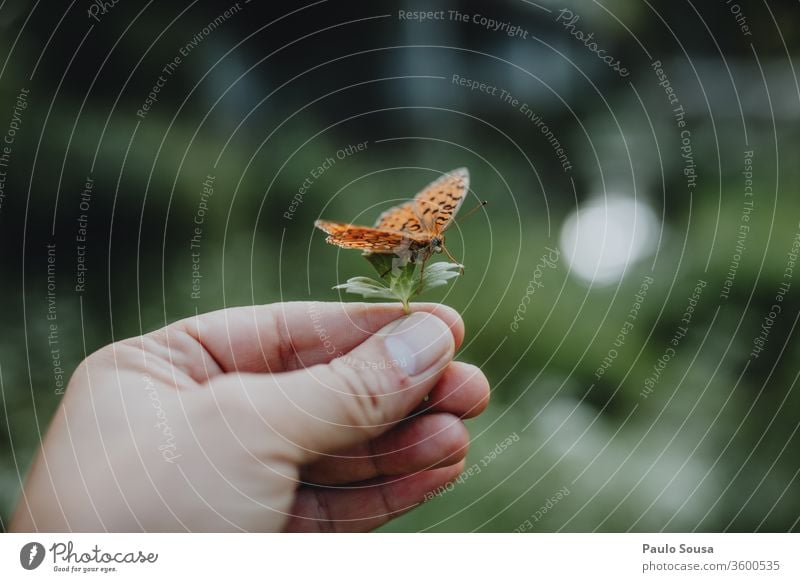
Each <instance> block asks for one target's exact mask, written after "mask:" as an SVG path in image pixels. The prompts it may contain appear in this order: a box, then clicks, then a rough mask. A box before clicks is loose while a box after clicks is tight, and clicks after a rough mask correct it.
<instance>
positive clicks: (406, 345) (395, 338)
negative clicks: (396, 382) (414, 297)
mask: <svg viewBox="0 0 800 582" xmlns="http://www.w3.org/2000/svg"><path fill="white" fill-rule="evenodd" d="M385 345H386V349H387V351H388V352H389V356H390V357H391V358H392V360H393V361H394V362H396V365H398V366H400V367H401V368H402V369H403V370H405V372H406V374H408V375H409V376H416V375H417V374H421V373H422V372H424V371H426V370H427V369H428V368H430V367H431V366H433V365H434V364H435V363H436V362H437V361H439V360H440V359H441V358H442V356H444V355H445V354H446V353H447V352H448V351H451V350H452V347H453V334H452V333H450V328H448V327H447V325H446V324H445V323H444V322H443V321H442V320H441V319H439V318H438V317H436V316H435V315H431V314H429V313H414V314H411V315H409V316H408V317H406V318H405V319H403V320H402V321H401V322H400V323H399V324H398V325H397V327H395V328H394V329H392V330H391V332H390V333H389V335H388V336H387V337H386V339H385Z"/></svg>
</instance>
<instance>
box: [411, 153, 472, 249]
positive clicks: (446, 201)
mask: <svg viewBox="0 0 800 582" xmlns="http://www.w3.org/2000/svg"><path fill="white" fill-rule="evenodd" d="M467 192H469V171H468V170H467V169H466V168H459V169H457V170H453V171H452V172H449V173H447V174H445V175H444V176H442V177H441V178H439V179H438V180H436V181H434V182H431V183H430V184H428V186H426V187H425V188H424V189H423V190H422V191H421V192H420V193H419V194H417V195H416V196H415V197H414V204H415V206H416V214H417V215H418V216H419V219H420V221H421V222H422V227H423V229H424V230H425V231H426V232H428V233H430V234H431V235H439V234H441V233H442V232H444V231H445V230H447V228H448V227H449V226H450V224H451V223H452V222H453V218H454V217H455V215H456V212H458V209H459V208H461V205H462V204H463V203H464V199H465V198H466V196H467Z"/></svg>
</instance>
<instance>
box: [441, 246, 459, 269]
mask: <svg viewBox="0 0 800 582" xmlns="http://www.w3.org/2000/svg"><path fill="white" fill-rule="evenodd" d="M442 249H443V250H444V252H445V254H446V255H447V256H448V257H449V258H450V260H451V261H453V262H454V263H456V264H457V265H458V266H459V267H461V274H462V275H463V274H464V265H462V264H461V263H459V262H458V260H457V259H456V258H455V257H454V256H453V255H452V254H451V253H450V251H448V250H447V247H442Z"/></svg>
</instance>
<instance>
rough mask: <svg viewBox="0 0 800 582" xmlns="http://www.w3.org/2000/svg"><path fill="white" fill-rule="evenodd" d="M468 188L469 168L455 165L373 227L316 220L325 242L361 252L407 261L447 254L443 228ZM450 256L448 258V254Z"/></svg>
mask: <svg viewBox="0 0 800 582" xmlns="http://www.w3.org/2000/svg"><path fill="white" fill-rule="evenodd" d="M468 191H469V171H468V170H467V169H466V168H459V169H457V170H453V171H451V172H448V173H447V174H444V175H443V176H442V177H440V178H439V179H438V180H436V181H434V182H432V183H431V184H429V185H428V186H426V187H425V188H424V189H423V190H422V191H421V192H419V193H418V194H417V195H416V196H415V197H414V199H413V200H411V201H410V202H406V203H403V204H400V205H398V206H395V207H393V208H390V209H389V210H387V211H386V212H384V213H383V214H381V215H380V216H379V217H378V220H377V222H376V223H375V226H373V227H367V226H358V225H354V224H348V223H343V222H332V221H329V220H317V221H316V223H315V226H316V227H317V228H319V229H320V230H322V231H324V232H325V233H327V234H328V237H327V238H326V239H325V241H326V242H328V243H329V244H332V245H336V246H339V247H342V248H346V249H358V250H362V251H364V252H365V253H383V254H394V255H397V256H398V257H401V258H402V259H406V260H408V261H411V262H417V261H418V260H420V259H421V260H422V261H423V262H424V261H425V260H427V259H428V258H429V257H430V256H431V255H433V254H436V253H442V252H444V253H447V254H448V256H450V254H449V252H448V251H447V249H446V247H445V246H444V231H445V230H447V228H448V227H449V226H450V225H451V224H452V222H453V218H454V217H455V215H456V213H457V212H458V209H459V208H461V205H462V203H463V202H464V199H465V197H466V194H467V192H468ZM451 258H452V257H451Z"/></svg>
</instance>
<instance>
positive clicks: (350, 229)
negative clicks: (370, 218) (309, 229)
mask: <svg viewBox="0 0 800 582" xmlns="http://www.w3.org/2000/svg"><path fill="white" fill-rule="evenodd" d="M314 226H316V227H317V228H318V229H320V230H322V231H324V232H326V233H327V234H328V238H326V239H325V242H327V243H329V244H332V245H336V246H338V247H342V248H345V249H358V250H362V251H366V252H370V253H394V254H400V253H401V252H403V251H408V250H409V249H410V248H411V247H414V246H417V245H419V244H420V242H421V241H420V240H419V238H418V237H416V236H414V235H412V234H409V233H404V232H400V231H399V230H386V229H382V228H370V227H368V226H358V225H355V224H348V223H345V222H332V221H329V220H318V221H316V222H315V223H314Z"/></svg>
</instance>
